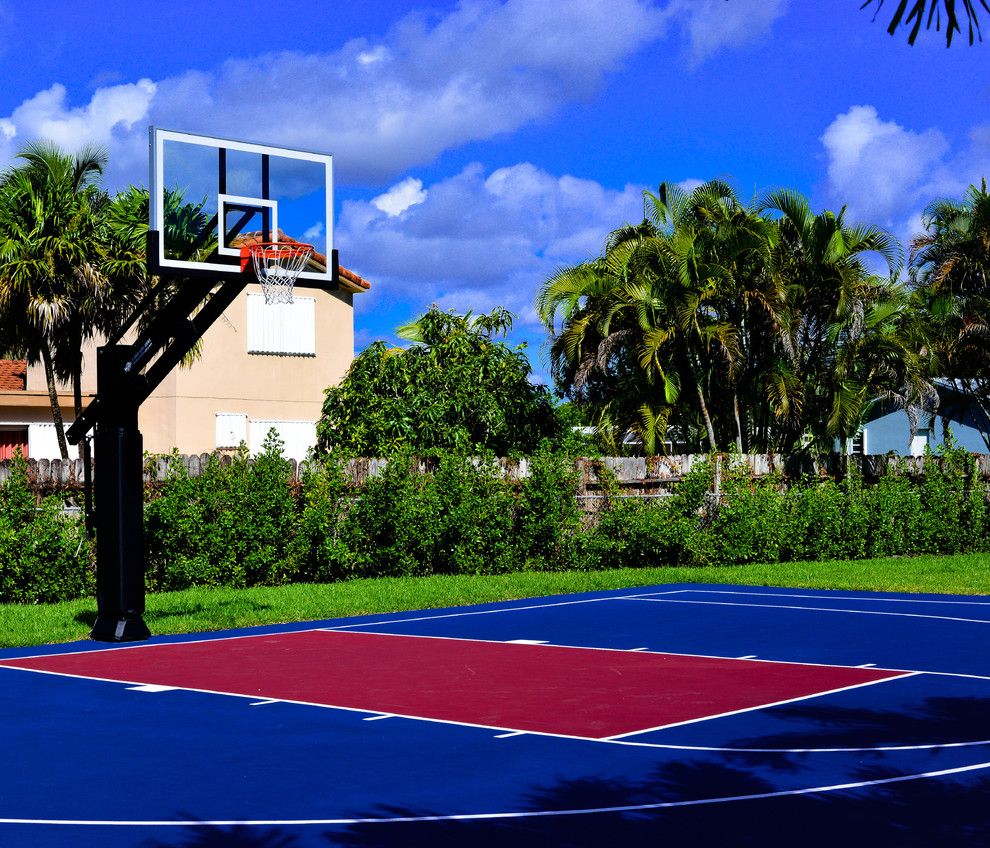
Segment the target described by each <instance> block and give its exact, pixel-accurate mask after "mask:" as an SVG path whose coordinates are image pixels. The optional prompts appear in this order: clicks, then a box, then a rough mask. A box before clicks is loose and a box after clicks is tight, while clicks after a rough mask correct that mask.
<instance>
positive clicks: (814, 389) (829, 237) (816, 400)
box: [760, 190, 930, 450]
mask: <svg viewBox="0 0 990 848" xmlns="http://www.w3.org/2000/svg"><path fill="white" fill-rule="evenodd" d="M760 209H761V210H763V211H765V212H767V213H768V214H771V215H773V216H774V217H775V220H776V221H777V225H778V227H779V231H780V232H779V241H778V246H777V248H776V249H775V251H774V252H773V254H772V256H771V267H770V273H772V274H774V275H776V276H777V277H779V278H780V280H781V281H782V284H783V285H784V286H785V287H786V289H787V306H786V309H785V310H784V311H783V314H784V315H785V316H786V320H785V321H784V322H783V324H782V331H783V332H782V335H781V338H780V342H781V351H782V353H783V354H784V356H782V357H781V358H780V361H779V362H778V365H777V368H778V373H777V375H776V376H775V378H774V379H773V380H772V381H771V404H772V407H773V413H774V417H775V419H776V420H775V424H776V426H777V427H778V428H779V431H780V436H779V439H778V443H779V444H780V447H781V449H783V450H793V449H794V448H795V447H797V446H798V445H800V444H801V443H802V441H803V438H804V437H806V436H808V435H810V436H812V438H813V440H814V441H815V442H817V444H818V446H819V447H820V448H823V449H825V450H828V449H830V445H831V442H832V439H834V438H835V437H840V438H844V437H845V436H846V435H849V434H847V433H846V429H847V428H848V427H850V426H852V424H851V422H853V421H856V422H858V421H859V418H860V417H861V415H862V414H864V413H865V410H866V404H867V403H868V402H870V401H872V400H873V399H874V398H876V397H877V396H879V395H880V394H883V393H886V392H889V393H891V396H892V397H895V398H904V399H905V401H904V402H905V403H909V402H910V403H913V402H915V401H917V402H921V401H922V399H923V398H928V397H929V395H930V392H928V391H927V388H925V386H923V381H922V382H918V381H919V380H920V376H919V375H918V374H917V373H915V370H912V369H917V368H920V367H921V365H920V360H918V359H914V358H909V359H910V361H909V362H904V363H901V365H900V366H898V367H896V368H894V369H893V371H888V372H884V371H883V370H882V369H877V370H873V371H868V372H861V371H857V372H856V373H858V374H860V377H861V380H859V379H858V380H855V381H851V378H850V376H849V374H850V373H851V372H849V371H848V368H849V363H850V359H849V357H850V356H851V355H852V352H853V351H856V350H865V349H866V348H867V347H868V346H869V345H870V344H872V343H873V339H874V334H875V333H877V332H879V331H880V330H881V329H883V330H884V331H885V332H886V331H888V330H889V329H890V324H889V319H890V316H892V315H893V316H898V320H902V321H903V320H907V319H906V317H904V316H905V310H904V309H903V308H901V307H900V306H898V308H897V309H893V311H890V310H891V307H889V306H884V305H883V304H885V303H888V302H889V303H893V302H895V301H896V302H898V303H899V302H900V298H901V297H902V295H903V291H902V290H901V289H900V288H899V286H898V285H897V284H896V283H894V282H892V281H893V280H895V279H896V277H897V276H898V274H899V273H900V268H901V265H902V250H901V247H900V245H899V244H898V243H897V241H896V239H894V238H893V236H891V235H890V234H889V233H887V232H885V231H884V230H882V229H880V228H878V227H875V226H872V225H856V226H853V225H849V224H847V223H846V221H845V208H843V209H841V210H840V211H839V212H838V213H833V212H831V211H824V212H821V213H818V214H815V213H813V212H812V211H811V209H810V207H809V205H808V202H807V200H806V199H805V198H804V197H803V196H802V195H800V194H798V193H797V192H793V191H788V190H779V191H773V192H770V193H768V194H767V195H766V196H765V197H764V198H763V199H762V200H761V201H760ZM871 255H872V256H874V257H877V258H879V260H880V261H881V262H882V263H883V264H884V265H885V266H886V270H887V276H886V277H878V276H877V275H875V274H873V273H871V272H870V269H869V267H868V264H867V263H868V259H869V257H870V256H871ZM881 316H884V318H883V320H881ZM905 332H906V330H905ZM907 345H908V342H907V341H906V340H905V341H904V346H902V348H901V349H902V350H903V352H904V353H905V355H907ZM864 346H866V347H864ZM894 347H895V348H896V347H897V345H894ZM905 369H906V370H905ZM894 372H897V373H901V374H902V376H903V377H904V378H905V380H907V382H906V383H905V384H904V385H901V386H897V387H891V386H890V385H888V384H887V383H885V382H884V380H883V376H882V375H883V374H886V376H887V377H890V376H891V374H892V373H894ZM908 376H910V378H911V379H909V380H908V379H907V377H908ZM919 392H920V394H919ZM909 399H910V400H909ZM925 402H927V400H926V401H925ZM857 426H858V423H857ZM853 432H855V431H853Z"/></svg>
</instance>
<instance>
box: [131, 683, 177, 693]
mask: <svg viewBox="0 0 990 848" xmlns="http://www.w3.org/2000/svg"><path fill="white" fill-rule="evenodd" d="M127 688H128V689H129V690H130V691H131V692H172V691H174V690H175V689H178V688H179V687H178V686H162V685H161V684H159V683H142V684H141V685H140V686H128V687H127Z"/></svg>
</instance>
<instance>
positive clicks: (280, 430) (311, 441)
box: [250, 419, 316, 459]
mask: <svg viewBox="0 0 990 848" xmlns="http://www.w3.org/2000/svg"><path fill="white" fill-rule="evenodd" d="M273 429H274V430H275V432H276V433H277V434H278V437H279V438H280V439H281V440H282V443H283V447H282V455H283V456H285V457H287V458H289V459H306V457H307V456H308V455H309V452H310V450H312V449H313V447H315V446H316V422H315V421H273V420H254V419H252V420H251V441H250V448H251V453H252V455H253V454H259V453H261V452H262V450H263V449H264V447H263V446H264V443H265V438H266V437H267V436H268V431H269V430H273Z"/></svg>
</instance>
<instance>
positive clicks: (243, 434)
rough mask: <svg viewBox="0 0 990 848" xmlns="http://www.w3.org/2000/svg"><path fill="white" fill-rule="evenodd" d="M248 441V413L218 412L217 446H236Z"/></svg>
mask: <svg viewBox="0 0 990 848" xmlns="http://www.w3.org/2000/svg"><path fill="white" fill-rule="evenodd" d="M241 442H247V415H246V414H245V413H243V412H218V413H217V447H218V448H236V447H237V446H238V445H240V443H241Z"/></svg>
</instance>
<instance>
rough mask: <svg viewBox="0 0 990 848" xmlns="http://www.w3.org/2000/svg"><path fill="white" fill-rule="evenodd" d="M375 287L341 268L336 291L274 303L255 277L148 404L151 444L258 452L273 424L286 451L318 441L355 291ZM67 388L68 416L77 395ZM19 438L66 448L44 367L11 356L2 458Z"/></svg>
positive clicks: (50, 454)
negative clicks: (60, 442)
mask: <svg viewBox="0 0 990 848" xmlns="http://www.w3.org/2000/svg"><path fill="white" fill-rule="evenodd" d="M369 288H370V284H369V283H368V282H367V281H366V280H363V279H362V278H361V277H359V276H358V275H357V274H354V273H353V272H351V271H348V270H347V269H345V268H341V269H340V289H339V290H338V291H323V290H319V289H308V288H307V289H297V290H296V293H295V297H294V298H293V302H292V303H291V304H285V305H277V306H271V305H267V304H265V302H264V297H263V295H262V294H261V287H260V286H259V285H257V284H250V285H248V286H247V287H246V288H245V290H244V291H243V292H241V294H240V295H239V296H238V297H237V299H236V300H235V301H234V303H233V304H232V305H231V306H230V307H229V308H228V309H227V311H226V312H225V313H224V314H223V316H222V317H221V318H220V319H219V320H218V321H216V322H215V323H214V324H213V326H212V327H210V329H209V330H208V331H207V332H206V334H205V335H204V337H203V347H202V355H201V357H200V358H199V359H198V360H197V361H196V362H195V363H193V364H192V365H191V366H190V367H188V368H183V367H180V368H176V369H175V370H173V371H172V373H171V374H170V375H169V376H168V377H166V379H165V380H164V381H163V382H162V384H161V385H160V386H158V388H157V389H156V390H155V391H154V393H153V394H152V395H151V396H150V397H149V398H148V399H147V400H146V401H145V402H144V404H143V405H142V406H141V410H140V417H139V425H140V428H141V433H142V435H143V436H144V448H145V450H146V451H149V452H152V453H166V452H169V451H171V450H172V449H173V448H178V449H179V451H180V452H181V453H203V452H208V451H213V450H216V449H226V448H235V447H237V446H238V445H239V444H240V443H241V442H242V441H243V442H245V443H246V444H247V445H248V447H249V448H250V449H251V451H252V452H256V451H258V450H259V449H260V447H261V444H262V442H263V441H264V439H265V436H266V435H267V433H268V431H269V430H270V429H272V428H274V429H275V430H276V431H277V432H278V434H279V436H280V437H281V438H282V440H283V442H284V443H285V454H286V455H287V456H289V457H292V458H295V459H302V458H304V457H305V455H306V453H307V451H308V450H309V449H310V448H311V447H312V446H313V444H315V441H316V422H317V420H318V419H319V416H320V410H321V408H322V404H323V391H324V389H326V388H327V386H330V385H333V384H335V383H337V382H339V380H340V379H341V378H342V377H343V376H344V374H345V372H346V371H347V369H348V367H349V366H350V364H351V361H352V360H353V358H354V307H353V298H354V295H355V294H360V293H362V292H364V291H367V290H368V289H369ZM96 344H97V343H96V342H93V343H92V344H91V345H89V346H88V347H87V348H86V349H84V351H83V359H84V370H83V391H84V393H86V401H88V400H89V398H91V397H92V395H93V394H94V393H95V392H96ZM61 388H63V389H64V390H65V391H64V393H63V394H61V395H60V396H59V399H60V404H61V406H62V410H63V415H64V417H65V423H66V425H68V424H71V423H72V420H73V409H72V395H71V392H70V390H69V387H67V386H63V387H61ZM16 447H21V449H22V450H24V451H25V452H26V453H27V455H28V456H29V457H32V458H36V459H43V458H44V459H54V458H56V457H58V455H59V453H58V444H57V440H56V434H55V428H54V425H53V423H52V415H51V408H50V405H49V400H48V391H47V388H46V384H45V374H44V369H43V368H42V367H41V366H40V365H37V366H31V367H27V368H25V367H24V364H23V363H15V362H10V361H7V362H5V363H2V364H0V459H3V458H4V455H5V453H6V454H9V453H10V452H12V451H13V450H14V449H15V448H16ZM70 456H76V449H75V448H73V447H71V446H70Z"/></svg>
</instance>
